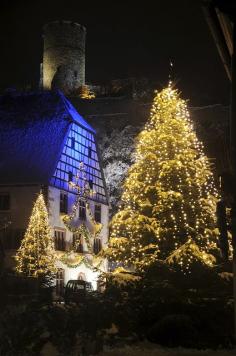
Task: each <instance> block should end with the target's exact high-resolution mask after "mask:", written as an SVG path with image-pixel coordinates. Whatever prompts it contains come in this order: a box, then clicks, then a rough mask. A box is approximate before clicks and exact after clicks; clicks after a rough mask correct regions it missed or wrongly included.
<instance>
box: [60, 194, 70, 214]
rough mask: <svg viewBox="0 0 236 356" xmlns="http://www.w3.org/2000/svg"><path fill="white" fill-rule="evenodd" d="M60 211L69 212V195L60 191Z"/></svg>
mask: <svg viewBox="0 0 236 356" xmlns="http://www.w3.org/2000/svg"><path fill="white" fill-rule="evenodd" d="M60 213H64V214H67V213H68V195H67V194H66V193H64V192H61V193H60Z"/></svg>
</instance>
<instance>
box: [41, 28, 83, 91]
mask: <svg viewBox="0 0 236 356" xmlns="http://www.w3.org/2000/svg"><path fill="white" fill-rule="evenodd" d="M85 38H86V28H85V27H84V26H82V25H80V24H78V23H75V22H72V21H54V22H50V23H48V24H46V25H45V26H44V28H43V39H44V50H43V68H42V86H43V88H44V89H54V88H58V89H61V90H62V91H63V92H64V93H65V94H66V95H67V94H70V93H73V92H75V91H76V90H78V88H79V87H81V86H82V85H84V84H85Z"/></svg>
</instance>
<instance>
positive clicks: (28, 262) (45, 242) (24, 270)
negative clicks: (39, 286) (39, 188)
mask: <svg viewBox="0 0 236 356" xmlns="http://www.w3.org/2000/svg"><path fill="white" fill-rule="evenodd" d="M16 261H17V265H16V271H17V272H19V273H21V274H23V275H25V276H33V277H47V276H51V275H53V274H54V273H55V271H56V269H55V251H54V245H53V240H52V236H51V229H50V226H49V222H48V212H47V208H46V205H45V202H44V198H43V194H42V193H40V194H39V195H38V197H37V200H36V202H35V204H34V207H33V211H32V214H31V217H30V221H29V225H28V228H27V230H26V233H25V236H24V238H23V240H22V242H21V246H20V248H19V250H18V251H17V254H16Z"/></svg>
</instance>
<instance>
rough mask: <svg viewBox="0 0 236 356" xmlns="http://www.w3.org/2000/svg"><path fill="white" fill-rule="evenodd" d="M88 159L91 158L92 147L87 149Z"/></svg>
mask: <svg viewBox="0 0 236 356" xmlns="http://www.w3.org/2000/svg"><path fill="white" fill-rule="evenodd" d="M88 158H92V147H90V146H89V147H88Z"/></svg>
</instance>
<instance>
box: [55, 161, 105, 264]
mask: <svg viewBox="0 0 236 356" xmlns="http://www.w3.org/2000/svg"><path fill="white" fill-rule="evenodd" d="M69 184H70V186H71V187H72V188H73V189H74V190H76V193H77V196H76V200H75V203H74V204H73V206H72V211H71V213H70V214H65V215H64V216H63V218H62V220H63V223H64V224H65V226H66V228H67V229H68V230H69V231H70V232H72V233H73V234H76V235H77V236H80V235H81V236H83V238H84V240H85V242H86V244H87V247H88V251H89V253H90V254H91V255H94V253H93V248H92V241H93V240H94V238H96V236H98V235H99V234H100V232H101V230H102V224H100V223H98V222H96V221H95V219H94V217H93V214H92V212H91V209H90V205H89V202H88V199H89V197H91V196H92V195H93V194H95V192H94V191H93V190H92V189H90V186H89V183H88V181H87V178H86V172H85V167H84V164H83V162H81V163H80V166H79V170H78V173H77V175H76V177H75V182H69ZM80 201H84V202H85V208H86V215H87V216H88V217H89V219H90V222H91V224H92V226H93V232H90V230H89V229H88V228H87V226H86V225H85V224H84V223H81V224H80V225H79V226H72V221H73V220H74V218H75V217H76V214H77V211H78V209H79V205H80ZM78 244H79V241H75V246H73V248H72V251H70V252H69V254H70V253H71V252H73V254H74V256H75V255H78V254H76V247H77V245H78ZM73 249H74V250H73ZM79 256H80V255H79ZM60 260H61V261H62V262H63V263H65V264H66V265H67V266H68V267H71V266H73V267H74V265H71V266H70V265H69V264H68V254H66V255H65V256H64V257H63V259H61V258H60ZM82 263H84V264H85V265H86V266H87V267H89V268H92V266H93V263H92V262H91V263H90V262H88V261H87V259H85V258H82V260H81V262H79V264H78V265H77V267H78V266H79V265H81V264H82Z"/></svg>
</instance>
